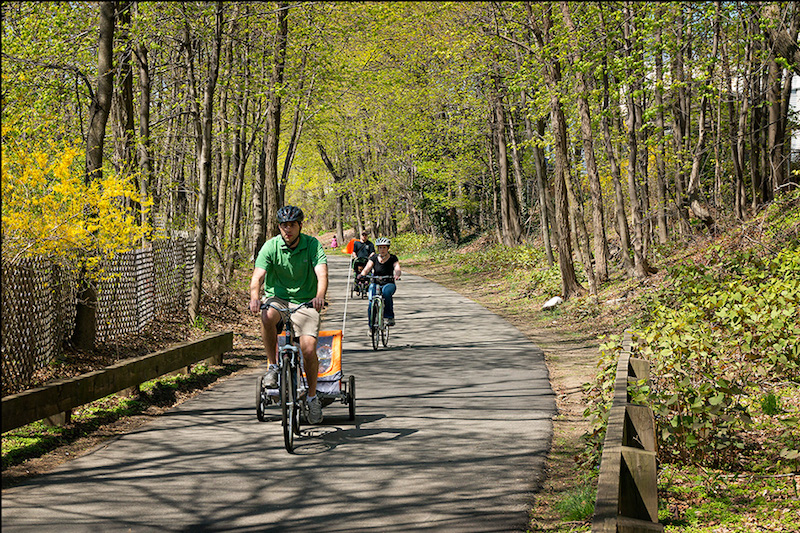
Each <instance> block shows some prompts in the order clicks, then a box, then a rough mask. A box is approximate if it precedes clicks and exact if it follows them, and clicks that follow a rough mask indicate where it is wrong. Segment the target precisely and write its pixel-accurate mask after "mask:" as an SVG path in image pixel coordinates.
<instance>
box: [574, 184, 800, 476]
mask: <svg viewBox="0 0 800 533" xmlns="http://www.w3.org/2000/svg"><path fill="white" fill-rule="evenodd" d="M783 208H784V209H783V210H781V209H779V208H775V209H772V210H771V212H770V213H768V214H767V218H766V219H762V220H761V221H759V222H758V223H761V224H764V223H766V224H767V225H768V226H769V227H770V228H771V230H770V231H769V232H766V233H765V235H766V238H765V239H764V240H763V241H761V242H759V243H757V244H758V245H757V246H754V247H753V248H742V247H739V248H738V249H731V248H730V243H727V244H726V245H724V246H723V245H721V244H720V245H715V246H712V247H710V248H709V249H708V250H707V251H706V252H705V255H704V256H702V257H693V258H689V259H685V260H684V261H682V262H680V263H679V264H677V265H674V266H673V267H671V268H669V269H668V283H666V284H665V285H664V286H663V287H662V288H661V289H660V291H659V292H658V293H657V294H656V295H654V296H650V297H649V300H648V302H649V304H648V307H647V308H646V315H647V316H646V318H645V320H643V322H642V325H641V326H640V327H639V328H637V331H635V333H636V334H637V335H638V336H639V340H638V345H637V346H636V349H637V350H638V353H639V356H643V357H645V358H647V359H649V360H650V362H651V369H650V376H651V378H650V384H649V385H645V384H641V385H640V386H638V387H635V388H634V391H633V392H634V399H633V401H634V402H636V403H645V404H647V405H650V406H651V407H652V408H653V410H654V413H655V415H656V424H657V437H658V440H659V443H658V449H659V455H660V459H661V460H662V461H680V462H690V463H693V464H698V465H708V466H719V465H731V464H740V465H741V464H742V462H743V459H742V458H743V457H750V458H751V459H754V457H755V455H756V454H755V452H756V451H757V448H760V447H761V445H763V439H764V438H766V439H768V440H771V441H773V442H771V445H772V446H773V447H774V448H776V449H777V450H778V453H777V457H775V460H774V461H772V462H771V464H769V465H768V466H767V468H769V469H772V470H776V469H777V470H780V469H781V468H790V469H791V468H794V469H796V468H797V467H798V457H800V453H799V452H798V448H800V429H798V422H799V421H800V416H798V415H800V412H798V408H797V403H796V402H795V403H794V405H793V407H792V408H791V409H788V410H787V409H782V408H779V405H780V403H781V402H780V397H781V396H782V395H786V396H788V397H792V396H795V397H796V395H797V388H798V386H797V383H798V381H800V342H798V339H800V246H798V239H797V229H798V224H797V221H798V218H799V217H798V213H800V204H799V203H798V195H797V194H795V195H794V198H792V199H790V200H789V201H787V202H785V203H784V204H783ZM770 216H771V217H772V219H770V218H769V217H770ZM765 220H766V222H765ZM743 231H746V229H745V230H743ZM780 235H784V236H788V237H779V236H780ZM765 243H767V244H765ZM776 244H778V245H780V246H781V248H777V249H776V248H775V245H776ZM608 341H609V342H607V343H605V344H604V345H603V346H601V353H602V355H601V358H600V361H599V367H600V371H599V373H598V375H597V378H596V380H595V382H594V383H592V384H589V385H588V386H587V389H588V392H589V397H590V399H589V406H588V407H587V409H586V411H585V413H584V414H585V416H586V417H587V418H588V419H589V421H590V422H591V424H592V426H591V427H592V431H591V432H590V434H589V435H587V439H588V443H589V446H588V448H587V452H586V457H585V458H584V459H585V461H587V462H588V463H596V461H597V459H598V450H599V446H600V443H601V442H602V438H603V434H604V431H605V423H606V418H607V412H608V409H609V407H610V403H611V392H612V387H613V380H614V370H615V366H616V360H617V358H618V355H619V350H620V349H621V338H619V337H615V338H610V339H609V340H608ZM756 427H757V428H759V432H760V435H761V437H760V438H761V439H762V442H761V443H759V442H757V440H756V438H755V437H754V434H755V432H754V431H753V429H754V428H756ZM751 452H752V453H751ZM745 461H746V460H745Z"/></svg>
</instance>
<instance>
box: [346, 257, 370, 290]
mask: <svg viewBox="0 0 800 533" xmlns="http://www.w3.org/2000/svg"><path fill="white" fill-rule="evenodd" d="M366 264H367V261H366V259H356V260H354V262H353V272H354V273H355V279H354V280H353V287H352V288H351V289H350V297H351V298H354V297H355V296H356V295H358V296H360V297H361V299H362V300H363V299H364V298H366V297H367V291H368V290H369V282H368V281H367V280H366V279H363V278H362V279H359V278H358V275H359V274H361V271H362V270H363V269H364V266H365V265H366Z"/></svg>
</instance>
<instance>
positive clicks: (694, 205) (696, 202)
mask: <svg viewBox="0 0 800 533" xmlns="http://www.w3.org/2000/svg"><path fill="white" fill-rule="evenodd" d="M719 17H720V15H719V4H718V5H717V16H716V17H715V18H714V40H713V44H712V52H711V57H717V50H718V47H719ZM713 74H714V66H713V62H709V67H708V72H707V74H706V79H705V80H703V87H701V91H702V95H701V98H700V117H699V118H698V125H697V127H698V134H697V146H696V147H695V150H694V154H693V157H692V172H691V174H690V176H689V184H688V185H687V187H686V196H687V198H688V200H689V207H691V209H692V213H694V215H695V216H696V217H697V218H699V219H700V220H701V221H702V222H703V224H705V225H706V227H707V228H708V229H709V230H713V228H714V217H713V216H712V215H711V211H710V209H709V208H708V205H707V203H706V201H705V200H704V199H703V196H702V192H701V190H700V165H701V163H702V158H703V155H704V154H705V151H706V113H707V111H708V94H709V92H710V91H711V87H710V86H709V85H710V84H711V82H712V78H713Z"/></svg>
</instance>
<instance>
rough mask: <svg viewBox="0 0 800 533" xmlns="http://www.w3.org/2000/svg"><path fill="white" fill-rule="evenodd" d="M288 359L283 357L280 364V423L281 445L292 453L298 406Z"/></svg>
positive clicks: (296, 431) (297, 431)
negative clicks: (281, 428) (281, 427)
mask: <svg viewBox="0 0 800 533" xmlns="http://www.w3.org/2000/svg"><path fill="white" fill-rule="evenodd" d="M288 359H289V357H288V356H285V357H284V358H283V359H282V363H281V383H280V393H281V421H282V422H283V443H284V445H285V446H286V451H287V452H289V453H294V436H295V435H296V434H297V433H299V431H300V429H299V427H298V425H299V424H298V423H299V416H298V411H299V406H298V404H297V384H296V383H295V373H294V372H292V365H291V364H289V361H288Z"/></svg>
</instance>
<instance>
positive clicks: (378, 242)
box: [375, 237, 392, 246]
mask: <svg viewBox="0 0 800 533" xmlns="http://www.w3.org/2000/svg"><path fill="white" fill-rule="evenodd" d="M390 244H392V241H390V240H389V238H388V237H378V238H377V239H375V246H389V245H390Z"/></svg>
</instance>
